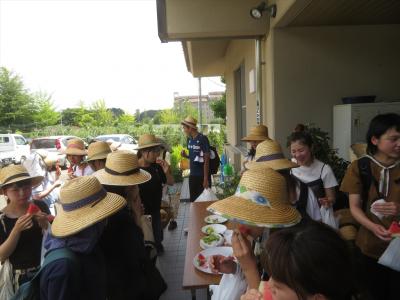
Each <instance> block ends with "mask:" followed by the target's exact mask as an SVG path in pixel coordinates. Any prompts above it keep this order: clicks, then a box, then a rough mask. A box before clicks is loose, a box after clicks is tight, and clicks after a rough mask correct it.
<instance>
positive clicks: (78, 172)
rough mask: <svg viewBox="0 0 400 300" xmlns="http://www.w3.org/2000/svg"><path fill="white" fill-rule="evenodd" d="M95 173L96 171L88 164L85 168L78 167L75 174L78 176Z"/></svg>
mask: <svg viewBox="0 0 400 300" xmlns="http://www.w3.org/2000/svg"><path fill="white" fill-rule="evenodd" d="M93 173H94V171H93V169H92V168H91V167H90V166H89V165H87V166H86V167H85V168H84V169H81V168H79V167H76V169H75V171H74V175H75V176H76V177H80V176H88V175H92V174H93Z"/></svg>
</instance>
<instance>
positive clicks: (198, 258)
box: [197, 253, 207, 267]
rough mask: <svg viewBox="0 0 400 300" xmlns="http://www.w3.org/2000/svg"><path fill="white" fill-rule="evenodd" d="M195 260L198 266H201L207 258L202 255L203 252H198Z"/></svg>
mask: <svg viewBox="0 0 400 300" xmlns="http://www.w3.org/2000/svg"><path fill="white" fill-rule="evenodd" d="M197 261H198V263H199V266H200V267H202V266H204V265H205V264H206V262H207V259H206V258H205V257H204V255H203V254H201V253H200V254H199V255H198V256H197Z"/></svg>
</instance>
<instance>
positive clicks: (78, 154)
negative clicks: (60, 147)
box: [64, 138, 94, 179]
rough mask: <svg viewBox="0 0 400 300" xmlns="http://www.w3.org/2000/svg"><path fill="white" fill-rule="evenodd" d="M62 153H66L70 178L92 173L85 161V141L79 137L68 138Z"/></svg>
mask: <svg viewBox="0 0 400 300" xmlns="http://www.w3.org/2000/svg"><path fill="white" fill-rule="evenodd" d="M64 153H65V154H66V155H67V159H68V161H69V162H70V164H71V166H70V168H69V169H68V176H69V177H70V178H71V179H72V178H75V177H79V176H86V175H91V174H93V173H94V171H93V170H92V168H91V167H90V166H89V164H88V163H87V162H85V156H86V154H87V151H86V149H85V143H84V141H83V140H81V139H79V138H73V139H70V140H68V142H67V148H66V149H65V151H64Z"/></svg>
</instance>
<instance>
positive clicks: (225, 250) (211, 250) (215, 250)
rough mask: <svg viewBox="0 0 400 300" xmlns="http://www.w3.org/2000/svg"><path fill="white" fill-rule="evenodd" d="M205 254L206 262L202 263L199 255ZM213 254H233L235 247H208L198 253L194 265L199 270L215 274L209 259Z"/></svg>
mask: <svg viewBox="0 0 400 300" xmlns="http://www.w3.org/2000/svg"><path fill="white" fill-rule="evenodd" d="M200 254H201V255H203V256H204V258H205V262H204V264H202V265H200V263H199V255H200ZM213 255H223V256H227V257H228V256H233V249H232V247H214V248H208V249H206V250H203V251H201V252H199V253H197V254H196V256H195V257H194V258H193V265H194V267H195V268H196V269H197V270H200V271H202V272H204V273H208V274H215V273H213V272H212V271H211V269H210V266H209V264H208V261H209V259H210V257H211V256H213Z"/></svg>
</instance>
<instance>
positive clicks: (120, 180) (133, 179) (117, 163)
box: [93, 151, 151, 186]
mask: <svg viewBox="0 0 400 300" xmlns="http://www.w3.org/2000/svg"><path fill="white" fill-rule="evenodd" d="M93 175H94V176H96V177H97V178H98V179H99V181H100V182H101V184H106V185H118V186H128V185H137V184H141V183H144V182H146V181H149V180H150V179H151V175H150V173H148V172H146V171H144V170H142V169H140V168H139V162H138V158H137V155H136V154H133V153H132V152H128V151H115V152H112V153H110V154H108V156H107V160H106V166H105V168H104V169H102V170H99V171H97V172H95V173H94V174H93Z"/></svg>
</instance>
